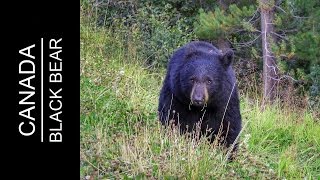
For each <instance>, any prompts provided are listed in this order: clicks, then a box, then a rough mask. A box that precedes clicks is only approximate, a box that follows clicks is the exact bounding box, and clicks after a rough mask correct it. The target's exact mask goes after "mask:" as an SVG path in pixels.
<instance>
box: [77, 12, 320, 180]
mask: <svg viewBox="0 0 320 180" xmlns="http://www.w3.org/2000/svg"><path fill="white" fill-rule="evenodd" d="M131 33H135V32H131ZM139 43H142V42H136V41H132V42H131V41H127V40H125V39H123V37H122V36H121V35H120V34H118V33H114V32H113V31H112V30H111V29H103V28H97V27H95V26H94V25H92V23H89V22H88V21H87V20H86V18H85V17H83V16H81V24H80V47H81V66H80V68H81V69H80V77H81V86H80V95H81V96H80V99H81V106H80V113H81V114H80V116H81V118H80V121H81V122H80V125H81V126H80V130H81V139H80V175H81V178H84V179H132V178H134V179H149V178H156V179H162V178H164V179H208V178H213V179H239V178H240V179H303V178H306V179H317V178H318V179H319V178H320V125H319V121H316V120H315V119H312V117H311V115H310V114H308V113H295V110H294V109H293V108H292V109H281V108H280V107H269V108H267V109H266V110H265V111H263V112H262V111H260V104H259V101H258V100H257V101H255V100H249V99H248V98H246V97H245V95H241V112H242V117H243V131H242V132H241V137H240V149H239V154H238V157H237V159H236V160H235V161H233V162H231V163H227V162H226V160H225V159H226V158H225V157H226V155H225V153H223V151H224V150H223V149H221V148H219V147H217V146H216V145H210V144H208V143H207V142H206V141H205V140H204V139H200V141H195V140H194V139H189V138H187V137H184V136H180V135H178V133H177V132H176V131H175V130H166V129H164V128H163V127H161V126H160V125H159V122H158V120H157V114H156V113H157V104H158V95H159V90H160V87H161V83H162V80H163V77H164V73H165V69H157V70H150V69H147V68H145V66H143V65H142V63H143V62H144V59H141V58H140V57H139V55H138V53H137V50H136V47H137V45H138V44H139Z"/></svg>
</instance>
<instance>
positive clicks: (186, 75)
mask: <svg viewBox="0 0 320 180" xmlns="http://www.w3.org/2000/svg"><path fill="white" fill-rule="evenodd" d="M232 59H233V52H232V51H231V50H229V51H227V52H226V53H222V52H221V51H220V50H219V49H217V48H216V47H214V46H213V45H211V44H209V43H206V42H202V41H194V42H190V43H188V44H187V45H185V46H183V47H181V48H179V49H178V50H177V51H175V52H174V54H173V55H172V57H171V59H170V62H169V63H168V67H167V74H166V77H165V80H164V82H163V87H162V89H161V93H160V98H159V107H158V111H159V119H160V121H161V122H162V124H164V125H167V123H168V121H173V122H174V124H178V123H179V124H180V128H181V131H182V132H186V131H188V132H191V131H193V130H194V128H195V124H196V123H197V122H199V121H200V119H201V118H202V117H203V119H202V123H201V131H202V133H205V132H208V131H207V130H209V129H211V131H209V132H210V133H211V135H212V136H211V137H212V138H211V141H213V140H214V138H215V136H216V135H217V133H218V132H219V128H220V125H221V124H222V129H221V136H220V138H222V143H223V144H225V145H226V146H227V147H229V146H230V145H232V144H233V142H234V141H235V139H236V137H237V136H238V134H239V132H240V130H241V115H240V108H239V98H238V92H237V86H236V79H235V75H234V71H233V69H232ZM191 78H195V79H196V81H197V83H199V84H202V85H203V84H205V83H206V84H205V87H206V88H207V92H208V93H207V94H208V101H207V103H206V107H203V106H201V107H199V106H195V105H193V104H192V105H190V103H191V96H190V94H191V91H192V87H193V84H194V83H195V81H194V80H193V79H192V80H190V79H191ZM209 80H210V81H209ZM230 94H231V96H230ZM229 98H230V100H229ZM228 101H229V103H228ZM227 104H228V106H227ZM226 106H227V109H225V108H226ZM223 117H224V118H223ZM236 148H237V143H236V145H235V148H234V149H233V151H234V150H236Z"/></svg>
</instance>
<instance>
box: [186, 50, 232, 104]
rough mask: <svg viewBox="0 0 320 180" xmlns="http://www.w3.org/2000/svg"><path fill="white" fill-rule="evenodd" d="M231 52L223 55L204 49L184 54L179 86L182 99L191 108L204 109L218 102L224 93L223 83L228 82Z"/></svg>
mask: <svg viewBox="0 0 320 180" xmlns="http://www.w3.org/2000/svg"><path fill="white" fill-rule="evenodd" d="M232 59H233V51H232V50H227V51H226V52H225V53H222V52H221V51H214V50H208V49H205V51H203V50H201V49H200V50H199V49H197V48H196V49H191V50H189V51H187V53H186V54H185V58H184V60H185V63H184V65H183V66H182V69H181V70H180V85H181V91H182V93H183V95H184V99H188V100H189V102H190V104H191V105H192V106H196V107H204V106H207V105H209V104H210V103H211V102H213V101H215V100H218V99H219V96H221V93H224V89H223V83H225V81H228V79H227V78H228V71H229V69H230V66H231V64H232Z"/></svg>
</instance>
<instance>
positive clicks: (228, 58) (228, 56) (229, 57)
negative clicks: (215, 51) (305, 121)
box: [220, 49, 233, 68]
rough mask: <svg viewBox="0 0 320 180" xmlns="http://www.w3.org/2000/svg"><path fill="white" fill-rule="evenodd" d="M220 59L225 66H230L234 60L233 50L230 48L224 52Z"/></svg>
mask: <svg viewBox="0 0 320 180" xmlns="http://www.w3.org/2000/svg"><path fill="white" fill-rule="evenodd" d="M220 61H221V63H222V65H223V66H224V67H225V68H227V67H229V66H230V65H231V63H232V61H233V51H232V50H231V49H228V50H227V51H226V52H224V53H222V54H221V56H220Z"/></svg>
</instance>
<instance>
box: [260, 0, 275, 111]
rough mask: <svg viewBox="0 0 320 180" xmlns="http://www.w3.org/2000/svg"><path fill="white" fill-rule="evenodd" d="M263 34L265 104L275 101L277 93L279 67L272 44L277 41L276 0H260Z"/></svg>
mask: <svg viewBox="0 0 320 180" xmlns="http://www.w3.org/2000/svg"><path fill="white" fill-rule="evenodd" d="M260 12H261V35H262V51H263V105H265V104H269V103H273V102H274V101H275V99H276V95H277V89H278V88H277V86H278V82H279V81H278V68H277V64H276V58H275V57H274V55H273V53H272V50H271V45H272V43H274V42H275V38H274V36H272V34H271V33H272V32H273V29H274V27H273V22H272V21H273V17H274V1H269V0H260Z"/></svg>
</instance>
